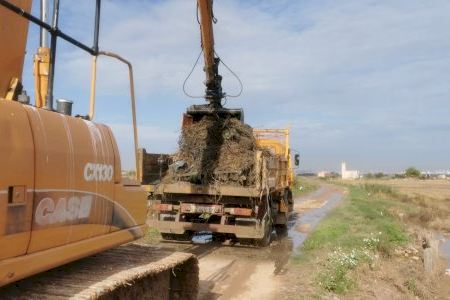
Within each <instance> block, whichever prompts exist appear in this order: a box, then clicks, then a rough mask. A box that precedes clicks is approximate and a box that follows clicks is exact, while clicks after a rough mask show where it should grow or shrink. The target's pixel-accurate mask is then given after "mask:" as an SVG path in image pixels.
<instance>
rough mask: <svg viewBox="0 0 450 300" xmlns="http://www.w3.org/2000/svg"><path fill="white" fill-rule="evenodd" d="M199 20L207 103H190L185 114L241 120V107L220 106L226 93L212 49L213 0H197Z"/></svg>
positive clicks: (199, 117)
mask: <svg viewBox="0 0 450 300" xmlns="http://www.w3.org/2000/svg"><path fill="white" fill-rule="evenodd" d="M197 9H198V14H199V22H200V33H201V46H202V50H203V57H204V60H205V66H204V71H205V76H206V78H205V82H204V83H205V86H206V89H205V100H206V101H207V102H209V104H207V105H192V106H190V107H189V108H188V109H187V115H188V116H189V117H192V118H193V121H194V122H196V121H198V120H200V119H201V118H202V117H203V116H205V115H217V116H219V117H224V118H229V117H233V118H237V119H239V120H242V121H243V118H244V117H243V111H242V109H240V108H239V109H228V108H224V107H222V103H221V102H222V99H223V98H224V97H225V96H226V94H225V93H224V92H223V91H222V76H221V75H220V74H219V64H220V58H218V57H217V56H216V54H215V51H214V30H213V23H214V14H213V0H197Z"/></svg>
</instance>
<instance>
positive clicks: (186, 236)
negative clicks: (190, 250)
mask: <svg viewBox="0 0 450 300" xmlns="http://www.w3.org/2000/svg"><path fill="white" fill-rule="evenodd" d="M161 237H162V239H163V240H166V241H183V242H186V241H190V240H191V239H192V233H190V232H189V231H185V232H184V233H183V234H176V233H163V232H161Z"/></svg>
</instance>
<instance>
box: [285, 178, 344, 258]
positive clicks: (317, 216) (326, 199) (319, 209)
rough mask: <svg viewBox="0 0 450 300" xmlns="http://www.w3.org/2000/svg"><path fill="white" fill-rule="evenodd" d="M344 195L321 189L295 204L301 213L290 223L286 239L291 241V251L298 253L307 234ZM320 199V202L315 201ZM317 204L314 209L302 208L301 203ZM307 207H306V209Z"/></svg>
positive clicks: (324, 188)
mask: <svg viewBox="0 0 450 300" xmlns="http://www.w3.org/2000/svg"><path fill="white" fill-rule="evenodd" d="M343 197H344V195H343V194H342V193H340V192H338V191H333V192H331V193H329V188H327V187H322V188H320V189H319V190H317V191H316V192H314V193H312V194H310V195H308V196H306V197H305V198H302V199H301V200H300V201H298V202H297V203H296V205H297V206H300V207H301V211H300V212H297V213H296V216H295V217H294V218H293V219H292V220H291V221H290V224H289V231H288V237H289V239H291V240H292V251H293V253H294V254H296V253H298V249H299V247H300V246H301V245H302V244H303V243H304V242H305V240H306V237H307V236H308V234H309V232H311V231H312V230H314V228H315V227H316V226H317V225H318V224H319V222H320V221H321V220H322V219H323V218H324V217H325V216H326V215H327V214H328V213H329V212H330V211H331V210H332V209H333V208H334V207H336V205H337V204H338V203H339V202H340V201H341V200H342V199H343ZM317 199H320V201H317ZM308 201H310V202H314V201H316V202H318V205H317V206H316V207H312V208H309V209H308V208H303V206H302V203H305V202H308ZM307 206H308V205H306V207H307Z"/></svg>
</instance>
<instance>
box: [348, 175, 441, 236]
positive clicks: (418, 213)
mask: <svg viewBox="0 0 450 300" xmlns="http://www.w3.org/2000/svg"><path fill="white" fill-rule="evenodd" d="M345 183H347V184H348V183H350V184H352V185H366V186H372V187H373V188H375V189H377V188H381V190H382V191H381V192H384V193H386V192H387V193H389V194H390V195H391V196H392V197H394V198H395V199H397V200H399V201H401V202H403V203H404V204H407V206H406V207H405V206H403V207H402V206H393V207H392V208H391V213H393V214H394V215H397V216H398V217H399V218H400V219H402V221H407V222H410V223H415V224H419V225H421V226H423V227H425V228H427V229H433V230H438V231H441V232H445V233H450V181H449V180H418V179H381V180H376V179H373V180H359V181H352V182H350V181H346V182H345Z"/></svg>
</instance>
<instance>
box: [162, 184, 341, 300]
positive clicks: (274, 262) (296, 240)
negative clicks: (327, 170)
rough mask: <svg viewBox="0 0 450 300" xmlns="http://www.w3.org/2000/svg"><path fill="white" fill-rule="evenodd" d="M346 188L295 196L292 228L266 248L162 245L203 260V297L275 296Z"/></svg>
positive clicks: (216, 244)
mask: <svg viewBox="0 0 450 300" xmlns="http://www.w3.org/2000/svg"><path fill="white" fill-rule="evenodd" d="M344 191H345V190H344V189H343V188H339V187H335V186H329V185H324V186H322V187H320V188H319V189H318V190H317V191H315V192H313V193H311V194H309V195H306V196H302V197H299V198H297V199H295V205H294V210H295V212H294V213H293V214H292V216H291V219H290V222H289V227H288V231H287V232H286V231H285V232H278V234H277V233H276V232H275V231H274V232H273V233H272V243H271V245H270V246H269V247H266V248H252V247H243V246H239V245H233V246H224V245H223V244H219V243H214V242H213V243H210V244H206V245H197V244H191V243H169V242H161V243H160V244H159V245H160V247H162V248H169V249H173V250H176V251H185V252H190V253H194V254H196V255H197V256H198V258H199V264H200V291H199V299H275V298H277V299H278V298H279V296H280V295H279V291H280V288H281V287H282V285H283V281H282V280H281V279H280V277H281V276H280V275H284V274H285V273H286V271H287V268H288V266H289V264H288V262H289V259H290V257H291V256H292V255H293V254H295V253H296V251H297V249H298V248H299V246H301V244H302V243H303V242H304V241H305V239H306V237H307V235H308V233H309V232H310V231H311V230H312V229H313V228H314V227H315V226H317V224H318V223H319V222H320V220H321V219H323V217H325V216H326V214H327V213H328V212H329V211H330V210H331V209H332V208H334V207H335V206H336V205H337V204H338V203H339V202H340V201H341V200H342V199H343V196H344Z"/></svg>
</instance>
